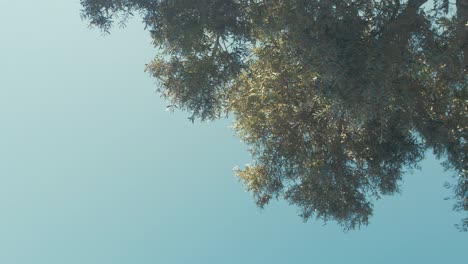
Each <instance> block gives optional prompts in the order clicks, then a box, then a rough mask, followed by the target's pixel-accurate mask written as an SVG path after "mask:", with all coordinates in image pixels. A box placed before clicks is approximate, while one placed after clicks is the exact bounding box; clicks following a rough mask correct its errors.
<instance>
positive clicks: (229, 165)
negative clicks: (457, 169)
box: [0, 0, 468, 264]
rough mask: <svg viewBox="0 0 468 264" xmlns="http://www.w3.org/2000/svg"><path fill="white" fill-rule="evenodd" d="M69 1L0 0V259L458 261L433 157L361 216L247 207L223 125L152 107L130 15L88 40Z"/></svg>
mask: <svg viewBox="0 0 468 264" xmlns="http://www.w3.org/2000/svg"><path fill="white" fill-rule="evenodd" d="M80 9H81V8H80V4H79V1H78V0H72V1H63V0H45V1H36V0H23V1H17V0H0V12H1V15H0V263H5V264H64V263H66V264H75V263H76V264H149V263H164V264H172V263H200V264H211V263H213V264H214V263H216V264H219V263H233V264H234V263H235V264H239V263H243V264H250V263H269V264H276V263H332V264H333V263H345V262H346V263H350V264H353V263H360V264H362V263H383V264H386V263H399V264H401V263H425V264H431V263H460V262H462V261H463V260H466V259H467V257H468V250H466V249H467V248H468V247H467V246H468V240H467V238H468V236H467V233H460V232H458V231H457V230H456V228H455V227H454V224H456V223H458V222H459V221H460V219H461V218H462V217H464V216H466V215H464V214H461V213H456V212H453V211H452V206H453V201H452V200H444V198H445V197H447V196H450V194H451V193H450V191H449V190H447V189H445V188H444V187H443V184H444V182H446V181H453V180H452V178H451V177H450V175H451V174H450V173H449V172H444V170H443V168H442V167H441V166H440V165H439V162H438V161H436V160H435V159H434V157H433V156H431V155H428V157H427V158H426V159H425V160H424V161H423V162H422V163H421V170H420V171H414V172H413V173H412V174H411V173H409V174H407V175H406V176H405V178H404V181H403V182H402V186H401V189H402V192H401V194H397V195H395V196H391V197H383V199H381V200H379V201H377V202H376V203H375V210H374V216H373V217H372V218H371V219H370V225H369V226H367V227H364V228H362V229H361V230H357V231H349V232H343V230H342V228H341V227H340V226H338V225H336V224H335V223H334V222H329V223H327V224H326V225H325V224H324V223H323V222H321V221H315V220H311V221H309V222H307V223H304V222H303V221H302V220H301V219H300V218H299V217H298V216H297V214H298V211H297V208H294V207H293V206H289V205H288V204H287V203H286V202H284V201H277V202H276V201H274V202H272V204H271V205H269V206H267V207H266V208H265V209H263V210H261V209H258V208H257V207H256V206H255V203H254V201H253V199H252V197H251V195H250V194H249V193H248V192H245V189H244V186H243V185H242V183H241V182H239V180H238V179H237V178H236V176H235V174H234V172H233V168H234V167H235V166H240V167H242V166H244V165H245V164H246V163H249V161H250V155H249V153H248V147H247V146H246V145H244V144H243V143H242V142H240V140H239V139H238V138H237V137H236V136H235V135H234V132H233V131H232V129H231V125H232V124H231V121H232V120H218V121H215V122H207V123H200V122H196V123H194V124H192V123H191V122H190V121H189V120H188V119H187V117H188V116H189V114H188V113H184V112H174V113H171V112H168V111H165V109H166V105H167V103H166V102H165V101H164V100H163V99H162V98H160V97H159V95H158V94H157V93H156V88H157V85H156V81H155V80H154V79H152V78H151V77H150V76H149V74H148V73H145V72H144V65H145V63H148V62H150V60H151V59H152V58H153V57H154V56H155V54H156V53H157V50H156V49H155V48H154V47H152V45H151V39H150V37H149V34H148V33H147V32H145V31H144V29H143V25H142V24H141V19H139V18H135V19H133V20H132V21H131V22H130V24H129V25H128V26H127V28H125V29H119V28H116V29H114V30H112V33H111V35H107V36H103V35H102V34H101V33H100V31H99V30H96V29H94V30H93V29H90V28H88V26H87V23H86V22H84V21H82V20H81V19H80Z"/></svg>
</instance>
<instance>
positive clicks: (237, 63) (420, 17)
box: [81, 0, 468, 229]
mask: <svg viewBox="0 0 468 264" xmlns="http://www.w3.org/2000/svg"><path fill="white" fill-rule="evenodd" d="M429 2H430V3H429ZM81 3H82V6H83V11H82V15H83V18H84V19H87V20H88V21H89V22H90V24H91V25H93V26H98V27H100V28H101V29H103V30H104V31H108V30H109V29H110V28H111V26H112V25H113V22H118V23H125V20H126V19H127V18H128V17H129V16H131V15H133V14H135V13H137V14H141V15H142V17H143V21H144V24H145V26H146V28H147V29H148V30H149V31H150V32H151V35H152V37H153V42H154V45H155V46H156V47H158V48H160V49H161V50H162V53H161V54H159V55H158V56H157V57H156V58H155V59H154V61H153V62H151V63H150V64H148V65H147V70H148V72H149V73H150V74H151V75H153V76H154V77H156V78H157V79H159V81H160V84H161V86H160V88H159V91H160V92H161V93H162V95H164V96H165V97H166V98H167V99H168V100H169V101H170V104H171V106H173V107H175V108H180V109H183V110H188V111H191V113H192V115H191V117H190V118H191V119H192V121H193V120H194V119H196V118H200V119H201V120H207V119H216V118H219V117H222V116H225V115H227V114H229V113H232V114H233V115H234V117H235V129H236V131H237V132H238V133H239V135H240V136H241V137H242V139H243V140H244V141H245V142H247V144H248V145H249V146H250V147H251V153H252V156H253V162H252V164H251V165H248V166H246V167H245V168H244V169H240V170H238V175H239V176H240V178H241V179H242V180H243V182H244V183H245V184H246V187H247V188H248V190H249V191H251V192H252V193H253V195H254V197H255V199H256V202H257V204H258V205H259V206H260V207H263V206H264V205H265V204H267V203H268V202H269V201H270V200H271V199H272V198H280V197H282V198H284V199H286V200H287V201H289V202H290V203H291V204H294V205H297V206H298V207H299V209H300V212H301V216H302V217H303V218H304V219H305V220H307V219H308V218H310V217H317V218H321V219H323V220H325V221H326V220H336V221H338V222H339V223H340V224H342V225H343V226H344V227H345V228H356V227H359V226H360V225H362V224H367V223H368V219H369V217H370V216H371V214H372V202H373V201H374V200H375V199H376V198H378V197H379V196H380V195H388V194H393V193H395V192H397V191H398V184H399V182H400V179H401V177H402V174H403V173H404V171H405V170H407V169H411V168H414V167H417V163H418V162H419V161H420V160H421V159H422V158H423V157H424V154H425V153H426V152H427V150H432V151H433V152H434V153H435V154H436V155H437V156H438V157H439V158H443V159H444V160H445V162H444V164H445V165H446V167H447V168H448V169H450V170H451V171H453V172H454V173H455V174H456V175H455V176H456V179H457V180H458V184H456V185H455V186H452V187H453V189H454V198H455V199H456V206H455V209H456V210H460V211H463V210H468V174H467V170H468V168H467V166H468V165H467V146H466V139H467V134H466V133H467V126H468V120H467V118H468V117H467V114H468V111H467V110H468V109H467V108H468V105H467V100H468V97H467V95H468V89H467V85H466V83H467V81H468V78H467V69H468V67H467V66H468V63H467V61H468V24H467V23H468V22H467V21H468V0H456V2H455V4H454V3H450V2H449V1H448V0H434V1H428V0H407V1H400V0H391V1H378V0H82V1H81ZM467 227H468V220H467V219H464V220H462V224H461V225H460V228H461V229H464V228H465V229H466V228H467Z"/></svg>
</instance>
